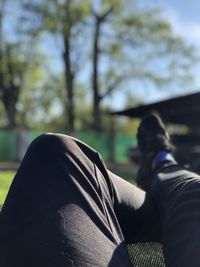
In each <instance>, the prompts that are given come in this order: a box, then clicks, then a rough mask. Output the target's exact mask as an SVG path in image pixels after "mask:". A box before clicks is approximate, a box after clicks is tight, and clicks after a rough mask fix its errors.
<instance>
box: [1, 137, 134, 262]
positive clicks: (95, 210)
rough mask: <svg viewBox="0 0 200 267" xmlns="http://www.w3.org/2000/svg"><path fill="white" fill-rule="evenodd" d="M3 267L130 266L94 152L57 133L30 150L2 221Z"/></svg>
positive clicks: (103, 173) (109, 187) (39, 140)
mask: <svg viewBox="0 0 200 267" xmlns="http://www.w3.org/2000/svg"><path fill="white" fill-rule="evenodd" d="M0 266H1V267H25V266H26V267H27V266H29V267H31V266H34V267H40V266H42V267H44V266H46V267H61V266H62V267H64V266H65V267H68V266H69V267H70V266H79V267H82V266H84V267H94V266H102V267H103V266H110V267H111V266H113V267H114V266H115V267H117V266H130V262H129V257H128V253H127V250H126V246H125V244H124V237H123V234H122V231H121V228H120V225H119V223H118V219H117V217H116V215H115V211H114V207H113V188H112V184H111V183H110V180H109V177H108V176H107V171H106V169H105V167H104V165H103V164H102V162H101V160H100V159H99V155H98V154H97V153H96V151H94V150H92V149H91V148H89V147H88V146H87V145H85V144H83V143H82V142H80V141H78V140H76V139H73V138H70V137H66V136H64V135H54V134H48V135H43V136H41V137H39V138H37V139H36V140H35V141H34V142H33V143H32V144H31V145H30V147H29V149H28V151H27V153H26V155H25V158H24V160H23V162H22V164H21V166H20V168H19V170H18V172H17V174H16V177H15V178H14V180H13V183H12V185H11V188H10V190H9V193H8V196H7V198H6V201H5V204H4V206H3V209H2V212H1V216H0Z"/></svg>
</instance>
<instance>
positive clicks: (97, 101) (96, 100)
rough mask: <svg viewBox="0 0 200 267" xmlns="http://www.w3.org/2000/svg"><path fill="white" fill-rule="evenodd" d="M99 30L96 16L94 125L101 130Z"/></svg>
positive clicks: (93, 81) (93, 82)
mask: <svg viewBox="0 0 200 267" xmlns="http://www.w3.org/2000/svg"><path fill="white" fill-rule="evenodd" d="M99 32H100V21H99V19H98V17H96V24H95V33H94V43H93V76H92V86H93V127H94V129H95V130H97V131H100V130H101V129H102V125H101V112H100V96H99V81H98V63H99Z"/></svg>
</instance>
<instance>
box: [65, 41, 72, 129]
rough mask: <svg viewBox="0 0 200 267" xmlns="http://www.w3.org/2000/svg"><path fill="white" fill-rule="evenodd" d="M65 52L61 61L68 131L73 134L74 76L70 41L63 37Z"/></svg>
mask: <svg viewBox="0 0 200 267" xmlns="http://www.w3.org/2000/svg"><path fill="white" fill-rule="evenodd" d="M64 47H65V51H64V53H63V60H64V65H65V84H66V91H67V97H68V99H67V116H68V131H69V132H70V133H73V132H74V75H73V73H72V70H71V61H70V41H69V37H64Z"/></svg>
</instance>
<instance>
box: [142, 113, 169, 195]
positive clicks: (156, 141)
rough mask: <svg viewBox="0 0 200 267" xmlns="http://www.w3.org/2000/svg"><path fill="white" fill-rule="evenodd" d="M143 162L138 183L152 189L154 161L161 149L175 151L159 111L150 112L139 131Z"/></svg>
mask: <svg viewBox="0 0 200 267" xmlns="http://www.w3.org/2000/svg"><path fill="white" fill-rule="evenodd" d="M137 141H138V147H139V150H140V154H141V164H140V169H139V171H138V175H137V183H138V186H140V187H141V188H142V189H144V190H145V191H149V190H150V185H151V173H152V161H153V159H154V157H155V155H156V154H157V153H158V152H160V151H168V152H172V151H173V146H172V145H171V143H170V138H169V134H168V133H167V132H166V130H165V125H164V123H163V121H162V120H161V118H160V117H159V115H158V114H157V113H150V114H148V115H147V116H146V117H144V119H143V120H142V121H141V123H140V125H139V127H138V133H137Z"/></svg>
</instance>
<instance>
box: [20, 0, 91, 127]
mask: <svg viewBox="0 0 200 267" xmlns="http://www.w3.org/2000/svg"><path fill="white" fill-rule="evenodd" d="M87 2H88V1H87V0H84V1H72V0H63V1H59V0H56V1H55V0H43V1H41V2H40V3H38V2H37V1H34V2H32V3H29V1H28V2H27V1H25V4H24V9H25V10H26V11H27V12H28V13H27V16H26V21H28V20H29V16H30V13H31V14H32V15H34V16H36V17H37V18H39V21H40V22H41V23H40V24H39V25H36V27H35V26H33V24H31V23H30V24H29V26H28V31H29V32H30V29H31V32H32V33H33V34H36V32H37V33H41V34H43V33H44V32H46V33H47V35H48V34H50V35H51V36H54V37H57V39H59V45H60V48H61V49H60V55H61V56H62V60H63V64H64V77H65V88H66V93H67V99H66V114H67V118H68V131H69V132H73V131H74V116H75V115H74V113H75V108H74V94H75V93H74V91H75V88H74V87H75V85H74V84H75V79H76V76H77V73H78V71H79V68H80V64H81V59H82V58H83V57H82V55H84V53H81V50H82V49H81V47H84V44H83V43H82V41H83V39H82V38H79V36H80V35H81V34H82V32H83V20H84V18H85V16H86V14H87V7H88V5H87ZM47 7H48V8H47ZM32 26H33V27H35V28H32ZM30 27H31V28H30Z"/></svg>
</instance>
